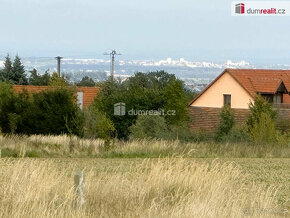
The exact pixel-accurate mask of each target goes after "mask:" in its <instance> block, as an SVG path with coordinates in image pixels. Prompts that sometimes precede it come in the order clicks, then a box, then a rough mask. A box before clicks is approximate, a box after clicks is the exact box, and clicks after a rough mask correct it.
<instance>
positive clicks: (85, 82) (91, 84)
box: [77, 76, 95, 87]
mask: <svg viewBox="0 0 290 218" xmlns="http://www.w3.org/2000/svg"><path fill="white" fill-rule="evenodd" d="M77 86H88V87H94V86H95V82H94V80H93V79H92V78H90V77H88V76H85V77H83V78H82V80H81V81H80V82H78V83H77Z"/></svg>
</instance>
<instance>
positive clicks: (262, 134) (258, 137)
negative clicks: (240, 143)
mask: <svg viewBox="0 0 290 218" xmlns="http://www.w3.org/2000/svg"><path fill="white" fill-rule="evenodd" d="M250 135H251V139H252V141H253V142H254V143H255V144H260V145H264V144H265V143H275V142H276V139H277V138H276V136H277V130H276V129H275V122H274V120H273V119H272V117H271V116H270V114H268V113H265V112H262V113H261V115H260V117H259V121H257V122H255V123H254V126H253V127H252V128H251V129H250Z"/></svg>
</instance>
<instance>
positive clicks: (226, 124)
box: [216, 105, 235, 141]
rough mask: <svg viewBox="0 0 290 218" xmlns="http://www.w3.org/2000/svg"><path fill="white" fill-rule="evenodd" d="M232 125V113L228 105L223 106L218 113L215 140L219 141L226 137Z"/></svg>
mask: <svg viewBox="0 0 290 218" xmlns="http://www.w3.org/2000/svg"><path fill="white" fill-rule="evenodd" d="M234 125H235V117H234V112H233V111H232V109H231V107H230V106H229V105H225V106H224V107H223V108H222V110H221V112H220V124H219V126H218V128H217V132H216V140H217V141H220V140H221V139H222V138H223V137H224V136H226V135H228V134H229V132H230V131H231V129H232V128H233V126H234Z"/></svg>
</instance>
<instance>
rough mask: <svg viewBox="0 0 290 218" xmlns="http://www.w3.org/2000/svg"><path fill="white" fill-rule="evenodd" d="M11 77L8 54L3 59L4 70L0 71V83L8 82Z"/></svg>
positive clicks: (10, 64)
mask: <svg viewBox="0 0 290 218" xmlns="http://www.w3.org/2000/svg"><path fill="white" fill-rule="evenodd" d="M11 75H12V62H11V59H10V57H9V54H7V56H6V57H5V62H4V69H2V70H1V71H0V81H9V80H10V78H11Z"/></svg>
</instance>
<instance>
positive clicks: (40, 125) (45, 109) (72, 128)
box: [31, 88, 83, 135]
mask: <svg viewBox="0 0 290 218" xmlns="http://www.w3.org/2000/svg"><path fill="white" fill-rule="evenodd" d="M75 102H76V99H75V95H74V91H73V90H72V89H69V88H56V89H52V90H50V89H49V90H47V91H43V92H40V93H35V94H33V107H34V110H33V111H35V113H34V114H33V117H34V120H35V121H34V128H33V129H32V132H31V134H32V133H33V134H63V133H70V134H75V135H82V125H83V118H82V114H81V111H80V109H79V108H78V106H77V104H76V103H75Z"/></svg>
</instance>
